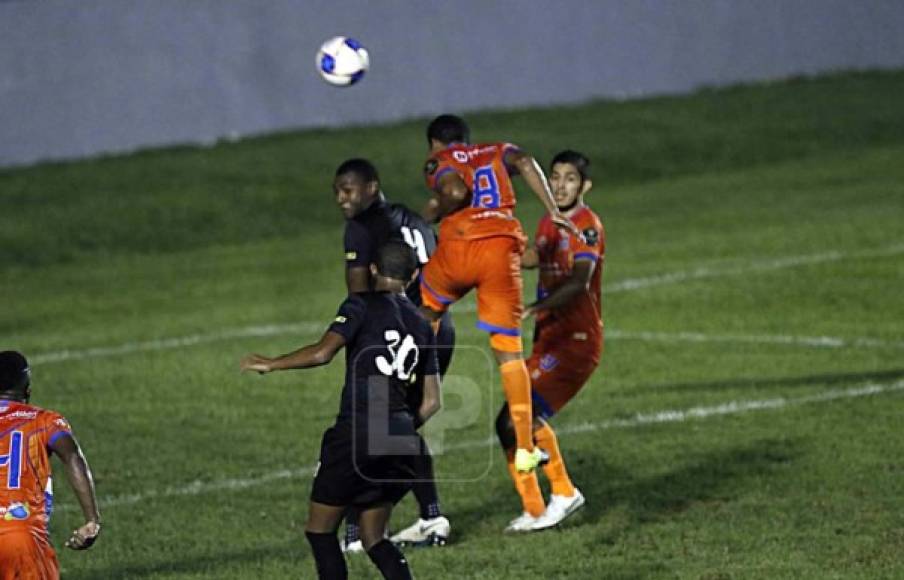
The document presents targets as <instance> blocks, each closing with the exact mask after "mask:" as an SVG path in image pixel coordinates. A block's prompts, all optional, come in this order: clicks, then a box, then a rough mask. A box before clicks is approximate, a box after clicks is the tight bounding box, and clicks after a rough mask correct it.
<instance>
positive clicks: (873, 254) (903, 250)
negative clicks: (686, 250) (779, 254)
mask: <svg viewBox="0 0 904 580" xmlns="http://www.w3.org/2000/svg"><path fill="white" fill-rule="evenodd" d="M898 254H904V245H900V244H899V245H895V246H889V247H886V248H879V249H875V250H864V251H860V252H848V253H844V252H825V253H821V254H808V255H801V256H788V257H785V258H774V259H771V260H763V261H759V262H749V263H747V264H744V265H740V266H732V267H721V268H719V267H712V268H708V267H706V266H703V267H699V268H694V269H693V270H684V271H678V272H670V273H666V274H660V275H658V276H648V277H645V278H628V279H627V280H622V281H620V282H615V283H612V284H607V285H606V286H605V288H604V289H603V291H604V292H605V293H610V294H611V293H613V292H630V291H632V290H640V289H642V288H649V287H651V286H662V285H665V284H676V283H679V282H685V281H687V280H700V279H703V278H719V277H722V276H738V275H742V274H749V273H751V272H768V271H772V270H783V269H785V268H795V267H797V266H809V265H812V264H822V263H825V262H837V261H840V260H848V259H856V258H877V257H885V256H896V255H898Z"/></svg>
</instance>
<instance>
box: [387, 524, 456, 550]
mask: <svg viewBox="0 0 904 580" xmlns="http://www.w3.org/2000/svg"><path fill="white" fill-rule="evenodd" d="M451 533H452V524H450V523H449V520H448V519H446V518H444V517H443V516H439V517H436V518H430V519H429V520H425V519H418V521H416V522H414V523H413V524H412V525H410V526H408V527H407V528H405V529H404V530H402V531H401V532H399V533H398V534H396V535H394V536H392V537H391V538H389V541H391V542H392V543H393V544H396V545H398V546H401V547H409V546H410V547H413V548H424V547H428V546H445V545H446V543H447V542H448V541H449V534H451Z"/></svg>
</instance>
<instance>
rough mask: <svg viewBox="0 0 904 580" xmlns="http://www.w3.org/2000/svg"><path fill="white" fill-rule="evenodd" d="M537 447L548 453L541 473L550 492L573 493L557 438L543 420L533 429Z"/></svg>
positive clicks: (569, 495) (570, 494)
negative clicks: (547, 458)
mask: <svg viewBox="0 0 904 580" xmlns="http://www.w3.org/2000/svg"><path fill="white" fill-rule="evenodd" d="M534 437H535V438H536V440H537V447H539V448H540V449H542V450H544V451H546V453H548V454H549V463H547V464H546V465H544V466H543V473H545V474H546V477H547V478H548V479H549V484H550V487H551V488H552V490H551V491H552V493H554V494H555V495H564V496H565V497H571V496H573V495H574V484H573V483H571V478H570V477H568V471H566V470H565V461H564V460H562V453H561V451H559V439H558V437H556V433H555V431H553V430H552V427H550V426H549V423H547V422H546V421H543V426H542V427H540V428H539V429H537V430H536V431H534ZM516 485H517V484H516ZM519 491H520V490H519Z"/></svg>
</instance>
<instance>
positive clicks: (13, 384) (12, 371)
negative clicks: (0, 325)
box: [0, 350, 31, 393]
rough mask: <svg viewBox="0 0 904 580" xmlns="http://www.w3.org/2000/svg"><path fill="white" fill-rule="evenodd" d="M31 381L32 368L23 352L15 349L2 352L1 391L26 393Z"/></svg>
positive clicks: (0, 354) (0, 369)
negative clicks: (29, 366)
mask: <svg viewBox="0 0 904 580" xmlns="http://www.w3.org/2000/svg"><path fill="white" fill-rule="evenodd" d="M30 382H31V370H30V369H29V368H28V361H27V360H25V357H24V356H22V353H19V352H16V351H14V350H5V351H3V352H0V391H15V392H20V393H24V392H25V390H26V389H27V388H28V384H29V383H30Z"/></svg>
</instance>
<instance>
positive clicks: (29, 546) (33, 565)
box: [0, 527, 60, 580]
mask: <svg viewBox="0 0 904 580" xmlns="http://www.w3.org/2000/svg"><path fill="white" fill-rule="evenodd" d="M59 577H60V566H59V563H58V562H57V558H56V553H55V552H54V551H53V547H52V546H51V545H50V541H49V540H48V539H47V536H46V534H44V533H43V532H40V531H38V530H32V529H29V528H26V527H17V528H14V529H3V528H2V527H0V580H59Z"/></svg>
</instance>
